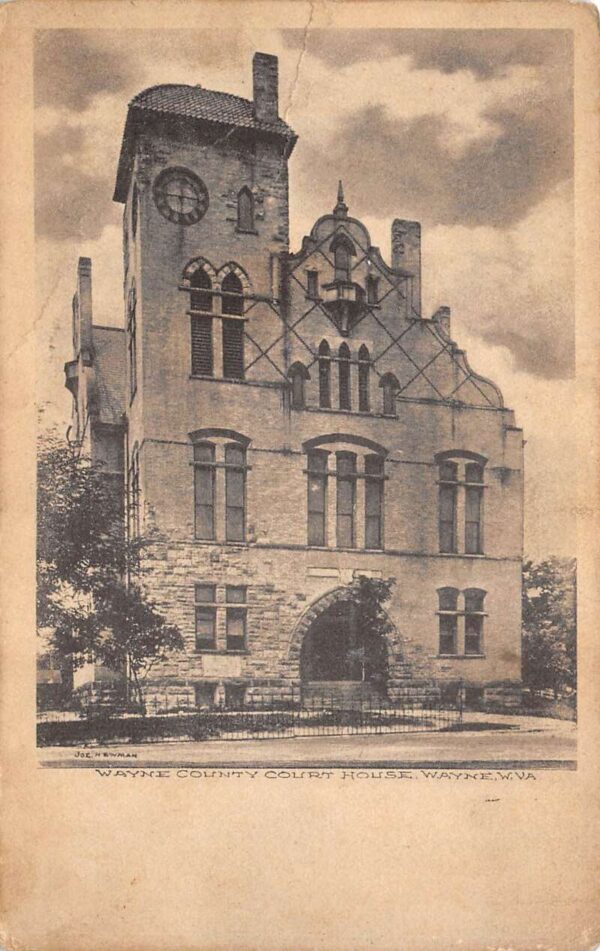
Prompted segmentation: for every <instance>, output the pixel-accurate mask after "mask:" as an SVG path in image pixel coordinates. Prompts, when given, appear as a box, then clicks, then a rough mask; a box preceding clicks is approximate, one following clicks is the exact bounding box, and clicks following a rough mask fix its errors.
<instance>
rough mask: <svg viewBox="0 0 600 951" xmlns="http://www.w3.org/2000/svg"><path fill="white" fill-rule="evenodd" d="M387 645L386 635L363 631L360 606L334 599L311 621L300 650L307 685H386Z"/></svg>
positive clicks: (304, 679) (302, 672) (301, 673)
mask: <svg viewBox="0 0 600 951" xmlns="http://www.w3.org/2000/svg"><path fill="white" fill-rule="evenodd" d="M386 661H387V646H386V643H385V639H384V638H383V637H382V636H377V635H374V634H373V633H372V632H370V631H363V630H360V624H359V623H358V619H357V611H356V606H355V605H354V603H353V602H352V601H349V600H334V601H333V603H330V604H326V605H325V606H324V607H323V610H322V611H321V612H319V613H318V614H317V615H316V617H314V618H313V620H312V621H311V622H310V624H309V626H308V628H307V630H306V633H305V634H304V637H303V640H302V647H301V650H300V677H301V680H302V682H303V683H305V684H306V683H322V682H328V683H331V682H340V681H344V682H354V683H361V682H362V683H370V684H373V685H375V686H378V687H381V688H383V687H384V685H385V676H386Z"/></svg>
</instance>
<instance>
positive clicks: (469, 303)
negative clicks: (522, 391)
mask: <svg viewBox="0 0 600 951" xmlns="http://www.w3.org/2000/svg"><path fill="white" fill-rule="evenodd" d="M572 249H573V222H572V194H571V189H570V187H569V186H567V185H561V186H558V187H557V188H555V189H554V191H553V192H552V193H551V194H550V195H549V196H547V197H546V198H545V199H543V200H542V201H541V202H540V203H539V204H538V205H537V206H536V207H535V208H533V209H532V211H531V213H530V214H529V215H528V216H527V218H525V219H524V220H523V221H522V222H520V223H519V224H518V225H517V226H516V227H515V228H513V229H511V230H510V231H499V230H497V229H494V228H490V227H478V228H466V227H464V226H460V227H445V226H439V227H436V228H433V229H431V231H428V232H425V233H424V236H423V261H424V282H423V283H424V292H425V297H426V312H427V311H432V310H433V309H435V307H437V306H438V305H439V304H441V303H446V304H449V305H450V306H451V307H452V309H453V314H454V316H453V335H454V336H455V337H456V339H457V340H458V342H459V344H462V343H463V335H464V334H466V335H467V336H468V337H469V338H472V339H475V340H477V341H479V342H480V344H481V343H482V344H484V345H485V346H486V347H487V348H488V349H489V348H505V349H506V351H507V352H508V353H509V354H510V357H511V360H512V366H513V368H514V370H515V372H521V373H527V374H529V375H530V376H531V377H535V378H537V379H540V380H542V379H545V380H560V379H569V378H571V377H572V376H573V374H574V369H575V367H574V365H575V342H574V315H573V306H574V302H573V301H574V293H573V260H572ZM476 369H479V368H478V367H476ZM482 372H483V373H485V368H483V370H482Z"/></svg>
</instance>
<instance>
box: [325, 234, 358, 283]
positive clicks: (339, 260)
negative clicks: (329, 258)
mask: <svg viewBox="0 0 600 951" xmlns="http://www.w3.org/2000/svg"><path fill="white" fill-rule="evenodd" d="M329 250H330V251H333V262H334V266H335V280H336V281H345V282H346V283H347V282H349V281H350V270H351V261H350V258H351V256H352V255H353V254H356V251H355V248H354V245H353V244H352V242H351V241H350V239H349V238H347V237H346V236H345V235H340V236H338V237H336V238H334V239H333V241H332V242H331V244H330V246H329Z"/></svg>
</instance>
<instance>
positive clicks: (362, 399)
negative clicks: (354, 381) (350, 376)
mask: <svg viewBox="0 0 600 951" xmlns="http://www.w3.org/2000/svg"><path fill="white" fill-rule="evenodd" d="M370 369H371V359H370V356H369V350H368V348H367V347H365V345H364V344H363V345H362V347H361V348H360V350H359V351H358V409H359V412H361V413H368V412H369V409H370V399H369V395H370V394H369V371H370Z"/></svg>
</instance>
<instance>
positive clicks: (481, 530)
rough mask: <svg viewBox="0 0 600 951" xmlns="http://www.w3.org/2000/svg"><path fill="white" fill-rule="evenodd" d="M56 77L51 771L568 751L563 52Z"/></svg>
mask: <svg viewBox="0 0 600 951" xmlns="http://www.w3.org/2000/svg"><path fill="white" fill-rule="evenodd" d="M159 46H160V55H157V48H158V47H159ZM34 57H35V59H34V63H35V76H34V97H35V181H36V192H35V227H36V247H37V254H38V261H39V264H38V267H37V269H36V276H37V280H38V295H39V297H38V300H39V323H38V360H39V364H38V365H39V379H38V391H37V402H38V407H39V429H38V480H37V500H38V502H37V562H38V597H37V622H38V635H39V636H38V662H37V720H38V723H37V737H38V748H39V757H40V761H41V762H42V763H44V764H45V765H47V766H63V765H73V764H75V765H81V766H85V767H90V766H93V765H95V764H97V762H101V763H103V764H106V763H107V762H110V761H111V759H112V758H113V757H114V758H115V761H117V758H118V756H122V755H124V753H127V754H128V755H129V754H132V755H133V753H135V756H136V757H137V761H138V763H149V764H154V765H160V764H162V765H167V766H175V765H177V764H188V763H191V764H194V765H203V764H206V765H213V766H219V767H228V766H232V765H236V764H245V765H256V766H260V767H268V766H273V765H282V766H299V765H300V766H306V767H315V766H329V767H342V766H355V765H362V766H365V765H369V766H381V765H385V766H391V767H409V768H411V767H415V766H424V765H426V766H430V767H440V768H446V767H448V768H460V767H467V768H473V767H478V766H479V767H480V766H482V765H484V766H490V765H493V766H495V767H498V768H500V767H503V768H511V767H516V768H525V767H528V768H533V767H537V768H539V767H550V768H570V769H573V768H575V764H576V740H575V737H576V724H575V721H576V707H577V651H576V558H575V555H576V549H575V532H576V524H575V514H574V513H573V511H572V507H571V504H570V493H571V473H572V466H573V458H574V456H575V446H574V432H573V429H572V427H569V418H570V415H571V412H572V409H571V407H572V402H573V398H574V298H573V253H574V236H573V39H572V34H571V32H570V31H568V30H544V29H536V30H511V29H490V30H460V29H459V30H436V29H376V30H373V29H364V30H344V29H339V30H333V31H332V30H324V29H314V30H312V31H310V33H308V34H307V33H306V31H303V30H298V29H280V30H277V31H265V32H264V40H263V41H262V45H261V48H260V49H255V48H252V46H251V45H249V44H248V43H245V42H244V41H243V40H242V39H241V38H240V37H238V38H237V39H236V40H235V42H233V43H231V42H230V39H229V38H228V37H227V35H226V34H225V33H224V32H223V31H215V32H211V33H208V34H207V33H206V32H202V31H194V30H189V31H176V30H175V31H170V32H168V33H165V32H163V33H160V34H159V33H157V32H156V31H152V30H139V31H127V30H126V31H111V30H106V29H102V30H99V29H98V30H77V31H73V30H61V29H56V30H40V31H37V32H36V35H35V48H34ZM48 183H51V184H50V187H48ZM82 750H85V751H86V755H85V757H83V756H81V751H82ZM77 757H81V758H77Z"/></svg>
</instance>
